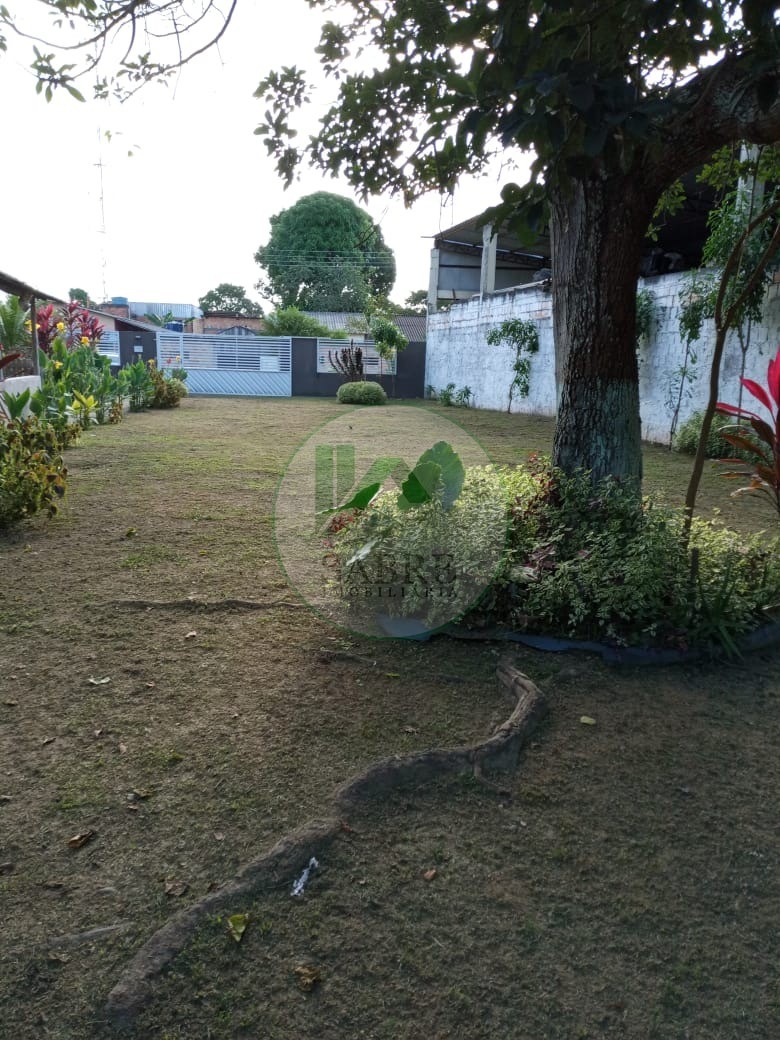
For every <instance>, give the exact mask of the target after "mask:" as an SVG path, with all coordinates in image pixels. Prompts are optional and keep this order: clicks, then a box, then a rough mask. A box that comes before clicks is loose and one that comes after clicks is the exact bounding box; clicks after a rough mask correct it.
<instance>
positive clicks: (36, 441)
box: [0, 419, 68, 528]
mask: <svg viewBox="0 0 780 1040" xmlns="http://www.w3.org/2000/svg"><path fill="white" fill-rule="evenodd" d="M59 450H60V444H59V441H58V438H57V435H56V433H55V431H54V430H53V429H52V428H51V427H47V426H44V425H43V424H41V423H39V422H38V421H37V420H36V419H26V420H25V421H24V422H23V423H7V424H6V423H3V424H0V528H3V527H8V526H9V525H10V524H13V523H16V522H17V521H18V520H22V519H23V518H24V517H28V516H33V515H34V514H35V513H38V512H40V511H41V510H45V511H46V512H47V513H48V514H49V516H53V515H54V514H55V513H56V512H57V506H58V503H59V501H60V499H61V498H62V497H63V496H64V494H65V483H66V478H67V475H68V471H67V469H66V468H65V464H64V462H63V460H62V456H61V455H60V454H59Z"/></svg>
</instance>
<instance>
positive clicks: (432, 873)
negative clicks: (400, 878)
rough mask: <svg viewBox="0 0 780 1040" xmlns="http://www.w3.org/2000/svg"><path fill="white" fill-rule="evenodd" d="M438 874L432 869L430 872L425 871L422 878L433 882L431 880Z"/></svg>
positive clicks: (434, 868)
mask: <svg viewBox="0 0 780 1040" xmlns="http://www.w3.org/2000/svg"><path fill="white" fill-rule="evenodd" d="M438 873H439V872H438V870H437V869H436V867H433V868H432V869H431V870H426V871H425V873H424V874H423V877H424V878H425V880H426V881H433V879H434V878H435V877H436V875H437V874H438Z"/></svg>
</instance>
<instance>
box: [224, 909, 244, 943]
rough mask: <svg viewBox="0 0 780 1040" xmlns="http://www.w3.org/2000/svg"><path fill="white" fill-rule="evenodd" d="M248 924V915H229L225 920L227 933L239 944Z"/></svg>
mask: <svg viewBox="0 0 780 1040" xmlns="http://www.w3.org/2000/svg"><path fill="white" fill-rule="evenodd" d="M248 924H249V914H231V915H230V917H228V919H227V926H228V931H229V932H230V934H231V935H232V936H233V938H234V939H235V940H236V942H241V940H242V939H243V937H244V932H245V931H246V926H247V925H248Z"/></svg>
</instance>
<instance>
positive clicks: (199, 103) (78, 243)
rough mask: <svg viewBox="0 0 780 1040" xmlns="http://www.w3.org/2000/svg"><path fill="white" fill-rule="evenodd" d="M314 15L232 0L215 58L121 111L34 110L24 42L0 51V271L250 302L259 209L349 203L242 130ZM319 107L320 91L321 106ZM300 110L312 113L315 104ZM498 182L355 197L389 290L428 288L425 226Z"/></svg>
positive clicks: (63, 286) (297, 58)
mask: <svg viewBox="0 0 780 1040" xmlns="http://www.w3.org/2000/svg"><path fill="white" fill-rule="evenodd" d="M28 2H29V0H28ZM319 25H320V14H319V13H317V12H312V11H311V10H310V9H309V8H308V6H307V5H306V4H305V3H304V0H285V3H284V4H270V3H269V4H260V3H256V2H255V3H252V2H251V0H243V2H242V3H239V5H238V11H237V15H236V20H235V22H234V24H233V25H232V26H231V28H230V29H229V30H228V33H227V35H226V37H225V38H224V39H223V42H222V43H221V45H220V49H219V52H217V51H212V52H209V53H208V54H206V55H204V56H203V57H201V58H199V59H197V61H196V62H195V63H194V64H191V65H190V66H188V67H187V68H186V69H185V70H183V71H182V72H181V74H180V75H179V77H178V78H177V80H176V81H175V83H174V84H172V85H171V86H169V87H162V86H157V85H150V86H148V87H146V88H144V90H142V91H141V92H140V93H139V94H138V95H137V96H136V97H135V98H133V99H131V100H130V101H129V102H127V103H125V104H124V105H119V104H118V103H116V102H93V101H89V100H88V101H87V102H86V103H85V104H79V103H78V102H76V101H73V100H72V99H70V98H69V97H68V96H67V95H63V96H62V97H59V96H55V99H54V100H53V101H52V102H51V103H50V104H47V103H46V102H45V101H44V100H43V99H42V98H41V97H39V96H37V95H36V94H35V83H34V80H33V78H32V76H31V74H30V73H29V72H28V71H26V70H25V69H24V67H23V63H22V51H20V50H19V49H17V48H14V50H12V51H9V54H8V55H6V56H5V57H3V56H2V55H0V88H1V89H2V95H1V96H2V98H3V105H2V124H3V139H4V141H5V146H4V149H3V151H4V153H5V154H4V157H3V163H2V166H3V170H2V183H3V192H2V217H1V218H0V229H1V230H0V270H3V271H5V272H7V273H9V274H12V275H14V276H15V277H18V278H21V279H23V280H25V281H28V282H30V283H32V284H33V285H35V286H36V287H38V288H39V289H42V290H44V291H46V292H50V293H52V294H55V295H58V296H65V295H66V294H67V291H68V289H69V288H71V287H76V286H77V287H79V288H83V289H86V290H87V291H88V292H89V293H90V295H91V296H92V297H93V298H97V299H100V298H102V297H103V294H104V289H105V293H106V294H107V295H108V296H109V297H111V296H127V297H129V298H130V299H133V300H144V301H155V302H170V303H197V300H198V297H200V296H202V295H203V294H204V292H206V291H207V290H208V289H211V288H213V287H214V286H216V285H217V284H218V283H219V282H234V283H237V284H239V285H243V286H244V287H245V288H246V289H247V290H249V294H250V296H254V297H257V295H258V294H257V293H256V292H255V291H254V289H253V286H254V283H255V282H256V281H257V280H258V277H259V274H260V271H259V268H258V266H257V264H256V263H255V261H254V258H253V257H254V252H255V250H256V249H257V247H258V246H259V245H260V244H261V243H264V242H265V241H267V238H268V235H269V223H268V222H269V218H270V217H271V215H272V214H274V213H278V212H279V211H280V210H282V209H285V208H287V207H289V206H291V205H292V204H293V203H294V202H295V201H296V199H298V198H300V197H301V196H302V195H306V194H309V193H311V192H313V191H321V190H326V191H334V192H339V193H341V194H344V195H348V196H350V197H352V198H354V199H355V201H356V202H358V203H359V204H361V205H363V203H361V201H360V200H359V199H358V198H357V197H356V196H355V194H354V192H352V191H351V189H350V188H349V186H348V185H346V184H345V183H343V182H339V181H337V180H331V179H326V178H325V177H324V175H323V174H321V173H318V172H314V171H311V170H306V171H305V172H304V174H303V177H302V179H301V181H300V182H298V183H296V184H295V185H293V186H292V187H291V188H290V189H288V190H287V191H285V190H284V189H283V187H282V184H281V182H280V181H279V180H278V178H277V176H276V174H275V171H274V168H273V164H272V162H271V160H270V159H269V158H268V157H267V156H266V153H265V148H264V146H263V141H262V138H260V137H257V136H255V135H254V133H253V131H254V129H255V127H256V126H257V124H258V122H259V118H260V115H261V112H262V110H261V102H260V101H257V100H255V99H254V98H253V97H252V94H253V91H254V90H255V88H256V87H257V84H258V82H259V81H260V79H261V78H262V76H263V75H264V74H265V73H266V72H267V71H269V70H270V69H274V68H279V67H280V66H281V65H284V64H297V65H298V66H302V67H304V68H307V69H315V68H316V62H315V60H314V47H315V46H316V44H317V42H318V40H319ZM84 93H85V94H87V89H86V84H85V87H84ZM325 101H326V93H325V91H324V90H323V92H322V104H320V109H321V110H324V107H325ZM311 108H312V110H313V111H312V115H314V114H316V111H317V104H316V103H315V105H313V106H311ZM105 131H110V132H111V134H112V137H111V141H110V142H109V141H107V140H106V138H105ZM128 151H132V152H133V155H132V156H129V155H128ZM101 161H102V176H103V207H102V210H101V190H100V173H101V167H100V166H99V163H101ZM515 176H516V175H515ZM498 189H499V184H498V174H497V172H496V173H493V174H492V175H491V176H490V177H488V178H486V179H481V180H479V181H476V182H474V181H472V182H470V183H468V184H464V185H463V186H462V187H461V188H459V189H458V192H457V194H456V196H455V198H454V200H453V199H448V200H446V201H445V200H441V199H439V198H438V197H437V196H436V197H435V196H429V197H427V198H426V199H424V200H421V201H420V202H419V203H417V204H416V205H415V206H414V208H413V209H411V210H406V209H404V207H403V204H402V203H401V202H400V201H399V200H395V199H390V198H383V197H375V198H372V199H370V200H369V201H368V202H367V203H366V204H364V205H365V208H367V209H368V210H369V212H370V213H371V216H372V217H373V218H374V220H375V221H376V222H377V223H379V224H380V226H381V228H382V232H383V234H384V237H385V240H386V241H387V243H388V244H389V245H390V246H391V247H392V249H393V250H394V251H395V255H396V261H397V266H398V278H397V281H396V287H395V289H394V291H393V293H392V296H393V298H394V299H396V300H398V301H399V302H401V301H402V300H403V299H404V297H405V296H407V295H408V293H409V292H411V291H412V290H414V289H421V288H427V284H428V265H429V257H430V247H431V242H430V241H428V240H426V238H425V237H424V236H431V235H434V234H436V233H437V232H438V231H439V230H442V229H445V228H447V227H450V226H452V225H453V224H455V223H458V222H460V221H462V220H465V219H466V218H468V217H469V216H471V215H473V214H475V213H478V212H481V210H482V209H484V208H485V207H486V206H488V205H492V204H494V203H495V202H496V201H497V200H498ZM103 212H104V214H105V233H102V227H103V224H104V219H103Z"/></svg>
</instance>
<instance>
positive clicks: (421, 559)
mask: <svg viewBox="0 0 780 1040" xmlns="http://www.w3.org/2000/svg"><path fill="white" fill-rule="evenodd" d="M525 479H526V478H525V477H524V475H523V473H522V471H520V470H517V471H509V470H506V471H499V470H497V469H495V468H493V467H492V466H486V467H472V468H471V469H469V470H467V471H466V477H465V481H464V483H463V487H462V489H461V491H460V494H459V495H458V496H457V498H456V499H455V500H454V502H452V503H451V504H449V503H448V502H447V500H446V499H445V498H444V497H443V496H442V495H437V496H436V498H435V499H434V500H432V501H428V502H425V503H424V504H421V505H417V506H415V507H414V508H403V506H402V504H401V503H400V502H399V497H400V496H399V495H398V494H397V493H396V492H392V493H391V492H385V493H382V494H381V495H379V497H378V498H376V499H375V500H374V502H373V504H372V505H371V506H370V507H369V508H368V509H367V510H365V511H364V512H362V513H359V514H358V515H357V516H356V517H355V518H354V520H353V522H350V523H344V522H343V521H344V519H345V515H344V514H341V515H340V516H339V517H337V518H336V525H335V526H336V528H337V534H336V537H335V538H334V540H333V545H334V552H335V554H336V557H337V559H338V560H339V563H340V567H341V582H342V587H344V588H346V589H347V590H348V596H349V598H350V599H352V600H353V601H354V603H355V605H356V607H358V608H359V609H361V610H365V609H366V606H367V605H368V606H369V608H372V607H373V609H375V610H376V611H379V612H382V613H387V614H392V615H395V616H409V615H414V616H417V617H423V618H424V619H425V622H426V624H427V625H428V626H429V627H430V628H435V627H437V626H438V625H441V624H446V623H447V622H449V621H451V620H452V619H453V618H455V617H459V616H461V615H463V614H464V613H465V612H466V611H467V610H468V609H469V608H470V607H472V606H473V605H474V603H475V602H476V600H478V599H479V598H480V596H481V595H482V594H483V592H484V590H485V587H486V586H487V585H488V584H489V583H490V581H491V580H492V579H493V578H494V577H495V576H496V573H497V568H499V567H500V565H501V560H502V557H503V554H504V548H505V544H506V539H507V517H508V508H509V505H510V503H511V501H512V500H513V499H514V497H516V496H517V494H519V493H520V489H519V486H520V485H521V484H522V482H523V481H524V480H525ZM366 547H369V548H368V551H366ZM352 561H357V562H356V563H355V564H354V565H353V563H352ZM372 600H373V601H375V602H373V603H372Z"/></svg>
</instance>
